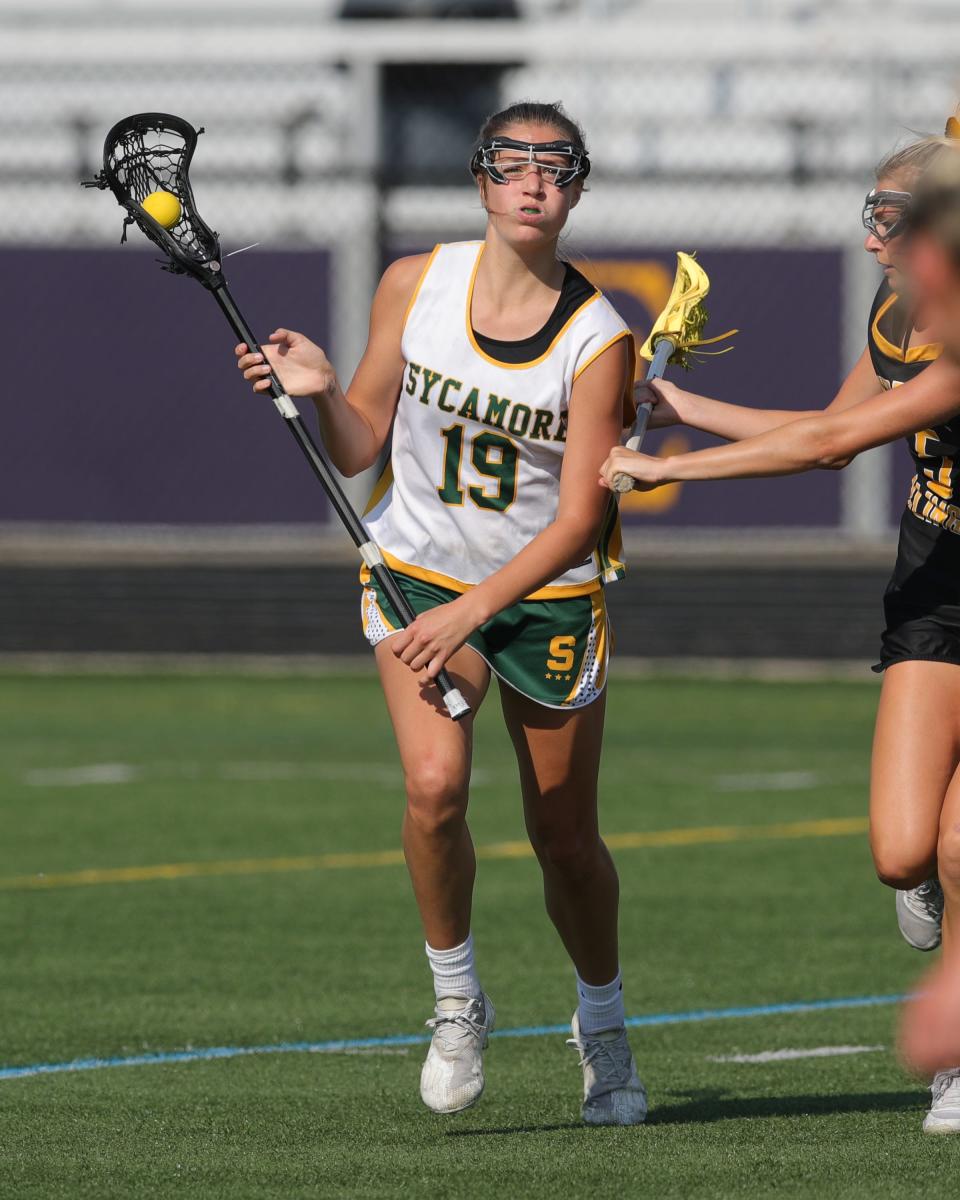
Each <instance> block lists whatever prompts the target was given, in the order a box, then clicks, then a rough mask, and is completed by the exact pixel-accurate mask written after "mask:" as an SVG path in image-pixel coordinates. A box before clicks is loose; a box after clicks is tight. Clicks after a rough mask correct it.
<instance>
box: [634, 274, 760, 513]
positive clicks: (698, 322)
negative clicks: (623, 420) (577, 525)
mask: <svg viewBox="0 0 960 1200" xmlns="http://www.w3.org/2000/svg"><path fill="white" fill-rule="evenodd" d="M709 291H710V280H709V279H708V278H707V273H706V271H704V269H703V267H701V266H700V264H699V263H698V262H697V261H696V259H695V257H694V256H693V255H692V254H684V253H683V251H682V250H678V251H677V273H676V276H675V277H674V280H673V287H672V289H671V291H670V298H669V299H668V300H667V304H666V307H665V308H664V310H663V312H662V313H661V314H660V316H659V317H657V320H656V323H655V324H654V326H653V329H651V331H650V336H649V337H648V338H647V340H646V341H645V342H644V343H643V345H642V346H641V347H640V351H639V353H640V357H641V358H645V359H647V360H648V361H649V363H650V366H649V367H648V368H647V373H646V376H645V377H644V379H643V382H644V383H650V382H651V381H652V380H654V379H659V378H660V377H661V376H662V375H663V373H664V371H665V370H666V369H667V365H668V364H669V363H675V364H676V365H677V366H680V367H683V368H684V369H685V370H688V371H689V369H690V367H691V366H692V365H693V364H692V362H691V359H692V358H694V357H696V356H697V355H698V354H710V353H714V354H725V353H726V350H732V349H733V347H732V346H727V348H726V350H717V351H709V350H705V351H698V349H697V347H698V346H709V345H711V344H713V343H714V342H721V341H723V339H724V338H726V337H730V336H731V335H732V334H734V333H737V332H738V331H737V330H736V329H730V330H728V331H727V332H726V333H721V334H720V335H719V336H718V337H712V338H702V337H701V336H700V334H701V333H702V332H703V328H704V326H705V325H706V323H707V310H706V308H705V307H704V304H703V302H704V300H705V299H706V296H707V293H708V292H709ZM652 412H653V405H652V404H651V403H650V401H649V400H645V401H644V402H643V404H640V405H638V407H637V415H636V418H635V420H634V422H633V428H632V429H631V430H630V434H629V436H628V437H627V440H626V442H625V443H624V445H625V446H626V447H627V449H628V450H639V449H640V445H641V443H642V442H643V438H644V434H645V433H646V432H647V424H648V422H649V421H650V414H651V413H652ZM633 484H634V480H633V479H632V478H631V476H629V475H625V474H624V473H623V472H622V471H621V472H619V473H618V474H616V475H614V477H613V490H614V491H615V492H629V491H631V490H632V488H633Z"/></svg>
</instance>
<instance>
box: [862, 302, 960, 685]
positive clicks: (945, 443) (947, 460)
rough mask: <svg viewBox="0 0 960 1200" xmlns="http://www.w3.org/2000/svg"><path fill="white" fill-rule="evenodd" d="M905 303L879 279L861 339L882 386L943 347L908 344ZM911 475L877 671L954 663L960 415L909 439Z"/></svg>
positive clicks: (915, 370)
mask: <svg viewBox="0 0 960 1200" xmlns="http://www.w3.org/2000/svg"><path fill="white" fill-rule="evenodd" d="M912 332H913V324H912V321H911V312H910V308H909V305H908V304H907V303H906V301H904V300H903V299H902V298H901V297H900V296H898V295H897V293H896V292H894V291H893V289H892V288H891V287H890V285H889V283H887V282H886V281H885V282H884V283H882V284H881V285H880V288H879V290H878V291H877V295H876V298H875V299H874V302H873V308H872V309H871V311H870V326H869V332H868V338H867V342H868V345H869V347H870V358H871V360H872V362H873V367H874V370H875V371H876V373H877V378H878V379H879V380H880V383H881V384H882V385H883V387H884V388H896V387H900V386H901V385H903V384H904V383H907V382H908V381H909V380H911V379H913V378H914V377H915V376H917V375H919V373H920V372H921V371H922V370H924V369H925V368H926V367H928V366H929V365H930V363H932V362H934V361H935V360H936V359H937V358H938V357H939V355H940V351H941V347H940V346H939V345H935V344H931V345H928V346H910V344H909V342H910V335H911V333H912ZM907 445H908V446H909V448H910V454H911V456H912V457H913V461H914V465H915V468H916V474H915V475H914V477H913V480H912V482H911V484H910V494H909V496H908V498H907V507H906V509H905V511H904V514H903V517H902V519H901V521H900V540H899V544H898V546H897V563H896V566H895V567H894V571H893V576H892V577H891V579H890V582H889V584H888V585H887V590H886V592H885V594H884V598H883V607H884V616H885V618H886V629H885V630H884V631H883V641H882V648H881V653H880V662H879V663H878V664H877V665H876V666H875V667H874V670H875V671H882V670H883V669H884V668H886V667H889V666H891V665H892V664H893V663H895V662H904V661H906V660H909V659H923V660H927V661H933V662H949V663H956V664H957V665H960V416H958V417H957V419H956V420H954V421H951V422H948V423H947V424H945V425H937V426H936V427H935V428H933V429H921V430H920V431H919V432H918V433H915V434H913V435H911V436H910V437H909V438H908V439H907Z"/></svg>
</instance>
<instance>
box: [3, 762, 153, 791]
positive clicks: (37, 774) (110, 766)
mask: <svg viewBox="0 0 960 1200" xmlns="http://www.w3.org/2000/svg"><path fill="white" fill-rule="evenodd" d="M140 777H141V771H140V768H139V767H134V766H132V765H131V764H130V763H90V764H89V765H88V766H84V767H37V768H36V769H34V770H32V771H25V772H24V773H23V782H24V783H27V784H30V786H31V787H83V786H85V785H87V784H103V783H134V782H135V781H136V780H138V779H140Z"/></svg>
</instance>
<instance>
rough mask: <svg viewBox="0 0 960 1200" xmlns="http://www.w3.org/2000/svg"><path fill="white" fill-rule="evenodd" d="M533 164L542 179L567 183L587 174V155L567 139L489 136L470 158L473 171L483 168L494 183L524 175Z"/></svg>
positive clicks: (566, 184) (554, 182)
mask: <svg viewBox="0 0 960 1200" xmlns="http://www.w3.org/2000/svg"><path fill="white" fill-rule="evenodd" d="M534 168H536V169H537V170H538V171H539V173H540V178H541V179H542V180H543V181H544V183H552V184H553V186H554V187H558V188H565V187H568V186H569V185H570V184H571V183H573V181H574V180H575V179H578V178H579V179H586V177H587V176H588V175H589V174H590V159H589V158H587V155H586V153H585V152H584V151H583V150H581V149H579V147H577V146H574V145H573V144H572V143H571V142H517V141H514V139H513V138H503V137H498V138H491V139H490V141H489V142H484V143H483V144H482V145H481V146H480V147H479V148H478V149H477V152H476V154H474V156H473V158H472V159H471V160H470V170H471V171H472V172H473V174H474V175H478V174H479V173H480V172H481V171H485V172H486V173H487V175H488V176H489V177H490V178H491V179H492V180H493V182H494V183H510V182H511V181H512V180H515V179H525V178H526V176H527V175H529V173H530V172H531V171H532V170H533V169H534Z"/></svg>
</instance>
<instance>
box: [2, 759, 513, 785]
mask: <svg viewBox="0 0 960 1200" xmlns="http://www.w3.org/2000/svg"><path fill="white" fill-rule="evenodd" d="M210 776H213V777H214V778H219V779H226V780H230V781H232V782H235V783H270V782H280V781H283V780H293V779H317V780H323V781H325V782H333V783H336V782H345V783H373V784H379V785H382V786H384V787H392V786H397V787H400V786H401V785H402V783H403V775H402V773H401V770H400V764H399V763H397V764H390V763H310V762H307V763H303V762H226V763H219V764H215V765H212V766H205V765H201V764H200V763H169V764H167V763H161V764H152V765H149V766H136V765H134V764H133V763H88V764H86V765H83V766H76V767H35V768H32V769H30V770H27V771H24V773H23V776H22V779H23V782H24V783H25V784H27V785H28V786H30V787H45V788H56V787H87V786H90V785H99V784H108V783H138V782H140V781H141V780H143V779H148V778H149V779H163V778H171V777H176V778H178V779H182V778H185V777H186V778H191V779H200V778H204V777H207V778H209V777H210ZM470 782H471V784H472V785H473V786H474V787H486V786H488V785H489V784H490V782H491V773H490V772H489V771H486V770H484V769H483V768H479V767H478V768H475V769H474V771H473V774H472V776H471V780H470Z"/></svg>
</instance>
